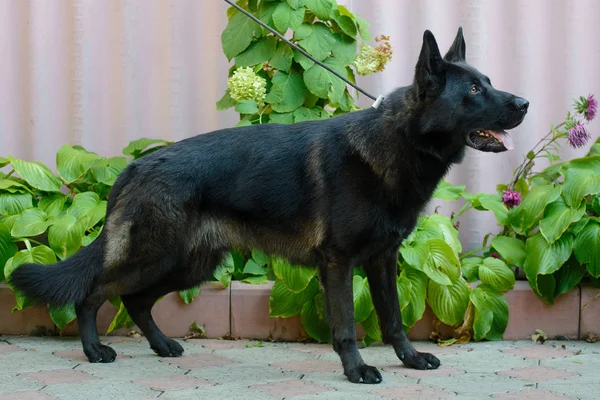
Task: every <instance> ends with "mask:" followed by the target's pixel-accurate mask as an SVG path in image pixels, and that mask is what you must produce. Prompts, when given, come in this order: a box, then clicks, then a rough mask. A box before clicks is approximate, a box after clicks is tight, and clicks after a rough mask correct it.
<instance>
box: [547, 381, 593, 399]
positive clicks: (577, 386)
mask: <svg viewBox="0 0 600 400" xmlns="http://www.w3.org/2000/svg"><path fill="white" fill-rule="evenodd" d="M538 389H543V390H548V391H551V392H554V393H561V394H563V395H565V396H568V397H572V398H576V399H579V400H598V398H599V397H600V396H598V393H600V384H598V383H589V382H587V381H585V380H583V379H569V380H567V381H560V382H542V383H539V384H538Z"/></svg>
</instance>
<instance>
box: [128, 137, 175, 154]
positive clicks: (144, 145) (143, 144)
mask: <svg viewBox="0 0 600 400" xmlns="http://www.w3.org/2000/svg"><path fill="white" fill-rule="evenodd" d="M170 143H171V142H167V141H165V140H162V139H148V138H141V139H137V140H134V141H132V142H130V143H129V144H128V145H127V146H126V147H125V148H124V149H123V154H124V155H126V156H133V157H134V158H138V157H139V156H141V155H142V153H146V152H148V151H150V150H152V149H154V148H161V147H164V146H167V145H168V144H170ZM155 144H158V145H159V146H153V145H155Z"/></svg>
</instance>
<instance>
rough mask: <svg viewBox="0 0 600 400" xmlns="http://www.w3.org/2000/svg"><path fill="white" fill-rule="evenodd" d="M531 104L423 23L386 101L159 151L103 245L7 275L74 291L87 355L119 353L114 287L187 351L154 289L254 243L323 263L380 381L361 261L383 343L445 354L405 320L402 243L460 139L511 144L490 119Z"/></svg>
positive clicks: (113, 204)
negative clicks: (360, 297)
mask: <svg viewBox="0 0 600 400" xmlns="http://www.w3.org/2000/svg"><path fill="white" fill-rule="evenodd" d="M526 111H527V101H526V100H524V99H521V98H518V97H516V96H513V95H511V94H509V93H506V92H501V91H499V90H496V89H494V88H493V87H492V86H491V84H490V82H489V79H488V78H487V77H486V76H485V75H483V74H481V73H480V72H478V71H477V70H476V69H474V68H472V67H470V66H469V65H467V64H466V62H465V42H464V38H463V36H462V30H459V32H458V34H457V36H456V39H455V41H454V43H453V45H452V46H451V48H450V50H449V51H448V53H447V54H446V55H445V56H444V57H442V56H441V54H440V52H439V49H438V46H437V43H436V41H435V38H434V37H433V35H432V34H431V32H429V31H426V32H425V34H424V37H423V47H422V49H421V54H420V56H419V60H418V62H417V67H416V70H415V80H414V82H413V84H412V85H410V86H407V87H403V88H400V89H397V90H396V91H394V92H393V93H391V94H390V95H389V96H388V97H387V98H386V99H385V100H384V101H383V103H382V104H381V105H380V107H379V108H378V109H375V108H368V109H365V110H362V111H357V112H354V113H349V114H345V115H341V116H338V117H336V118H331V119H328V120H323V121H308V122H302V123H297V124H293V125H276V124H267V125H254V126H248V127H244V128H235V129H224V130H221V131H217V132H211V133H207V134H203V135H199V136H196V137H192V138H189V139H186V140H182V141H180V142H178V143H175V144H173V145H171V146H169V147H167V148H164V149H162V150H159V151H157V152H155V153H152V154H150V155H148V156H146V157H144V158H142V159H140V160H138V161H136V162H134V163H132V164H131V165H130V166H128V167H127V168H126V169H125V170H124V171H123V173H122V174H121V175H120V177H119V178H118V180H117V182H116V184H115V186H114V187H113V190H112V193H111V196H110V200H109V204H108V215H107V222H106V225H105V228H104V230H103V232H102V234H101V236H100V238H99V239H98V241H97V244H95V245H94V247H91V246H90V247H89V248H88V249H85V250H82V252H81V253H79V254H77V255H75V256H73V257H72V258H70V259H69V260H67V261H63V262H62V263H59V265H58V267H56V268H54V267H39V266H32V265H27V266H23V267H20V268H18V269H17V270H16V271H15V272H14V273H13V275H12V276H11V284H12V285H14V286H15V287H16V288H18V289H19V290H21V291H23V292H24V293H26V294H27V295H29V296H33V297H35V298H37V299H39V300H41V301H43V302H49V303H56V304H64V303H65V302H66V301H73V302H74V303H75V304H76V306H77V316H78V322H79V327H80V332H81V337H82V342H83V347H84V351H85V353H86V354H87V356H88V357H89V359H90V361H92V362H97V361H102V362H110V361H113V360H114V358H115V353H114V351H113V350H112V349H110V348H109V347H107V346H104V345H101V344H100V342H99V339H98V332H97V331H96V326H95V319H96V313H97V311H98V308H99V307H100V305H101V304H102V303H103V302H104V301H105V300H106V299H107V298H108V297H109V296H114V295H120V296H122V298H123V301H124V303H125V305H126V307H127V309H128V311H129V314H130V315H131V317H132V318H133V320H134V321H135V322H136V324H137V325H138V326H139V327H140V328H141V329H142V331H143V332H144V334H145V335H146V337H147V339H148V340H149V342H150V345H151V347H152V348H153V349H154V350H155V351H156V352H157V353H158V354H160V355H162V356H179V355H181V354H182V352H183V348H182V347H181V346H180V345H179V344H178V343H177V342H175V341H173V340H171V339H168V338H166V337H165V336H164V334H163V333H162V332H161V331H160V330H159V329H158V327H157V326H156V324H155V323H154V321H153V319H152V316H151V312H150V310H151V308H152V306H153V304H154V302H155V301H156V299H158V298H159V297H160V296H163V295H164V294H166V293H168V292H171V291H175V290H181V289H186V288H189V287H191V286H194V285H196V284H198V283H200V282H202V281H203V280H206V279H207V278H208V277H209V276H210V275H211V274H212V271H213V269H214V268H215V266H216V265H218V264H219V262H220V260H221V259H222V257H223V255H224V254H225V252H226V251H227V250H228V249H230V248H242V249H251V248H258V249H261V250H263V251H265V252H266V253H268V254H272V255H281V256H284V257H286V258H288V259H289V260H290V261H292V262H293V263H297V264H306V265H317V266H318V267H319V271H320V277H321V280H322V282H323V284H324V287H325V294H326V305H327V313H328V316H329V320H330V324H331V330H332V337H333V347H334V349H335V351H337V352H338V353H339V355H340V358H341V361H342V364H343V367H344V373H345V374H346V376H347V377H348V379H349V380H351V381H352V382H364V383H378V382H380V381H381V375H380V373H379V372H378V371H377V369H376V368H374V367H371V366H368V365H366V364H365V363H364V361H363V360H362V358H361V356H360V353H359V351H358V348H357V344H356V332H355V324H354V313H353V305H352V270H353V266H356V265H362V266H363V268H364V269H365V272H366V274H367V277H368V280H369V284H370V289H371V293H372V297H373V302H374V304H375V308H376V311H377V314H378V316H379V321H380V324H381V328H382V333H383V339H384V342H385V343H389V344H392V345H393V347H394V350H395V352H396V354H397V355H398V357H399V359H400V360H402V362H403V363H404V364H405V365H406V366H408V367H412V368H417V369H428V368H437V367H438V366H439V360H438V359H437V358H436V357H434V356H433V355H431V354H427V353H419V352H418V351H416V350H415V348H414V347H413V346H412V345H411V343H410V342H409V340H408V338H407V336H406V335H405V333H404V331H403V329H402V318H401V313H400V309H399V306H398V297H397V291H396V274H397V266H396V262H397V255H398V248H399V246H400V244H401V242H402V240H403V239H404V238H405V237H406V236H407V235H408V234H409V233H410V232H411V231H412V230H413V228H414V226H415V224H416V222H417V218H418V216H419V213H420V212H421V211H422V210H423V208H424V206H425V205H426V203H427V202H428V201H429V199H430V197H431V195H432V193H433V191H434V189H435V187H436V186H437V184H438V183H439V181H440V179H442V177H443V176H444V175H445V174H446V173H447V172H448V169H449V168H450V167H451V166H452V165H453V164H455V163H457V162H460V161H461V160H462V158H463V156H464V153H465V150H466V147H467V146H471V147H474V148H477V149H478V150H482V151H490V152H500V151H504V150H505V146H504V145H503V144H502V142H500V141H498V140H495V139H493V138H492V137H491V136H489V135H484V134H482V133H481V131H485V130H488V131H489V130H494V131H496V130H502V129H510V128H513V127H515V126H517V125H518V124H519V123H520V122H521V121H522V120H523V118H524V116H525V113H526ZM99 248H101V249H102V251H98V249H99ZM84 260H85V263H84ZM99 265H101V266H102V267H101V268H99V267H98V266H99ZM50 271H52V272H50ZM42 274H43V276H44V277H46V278H47V279H42ZM53 275H54V276H53Z"/></svg>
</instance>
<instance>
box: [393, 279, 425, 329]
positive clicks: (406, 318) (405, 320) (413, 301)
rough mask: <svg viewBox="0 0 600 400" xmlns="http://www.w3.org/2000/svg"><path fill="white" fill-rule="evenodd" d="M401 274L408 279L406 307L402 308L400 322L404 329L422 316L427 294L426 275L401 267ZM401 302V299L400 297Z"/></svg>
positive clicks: (411, 325)
mask: <svg viewBox="0 0 600 400" xmlns="http://www.w3.org/2000/svg"><path fill="white" fill-rule="evenodd" d="M402 275H404V276H406V279H408V280H409V281H410V297H409V301H408V304H407V305H406V307H404V308H403V309H402V324H403V325H404V327H405V329H408V328H412V327H413V326H414V324H415V323H416V322H417V321H418V320H420V319H421V318H422V317H423V313H424V312H425V308H426V304H425V297H426V295H427V275H425V274H424V273H422V272H421V271H418V270H416V269H414V268H408V267H407V268H403V269H402V273H401V274H400V276H401V277H402ZM400 303H402V299H400Z"/></svg>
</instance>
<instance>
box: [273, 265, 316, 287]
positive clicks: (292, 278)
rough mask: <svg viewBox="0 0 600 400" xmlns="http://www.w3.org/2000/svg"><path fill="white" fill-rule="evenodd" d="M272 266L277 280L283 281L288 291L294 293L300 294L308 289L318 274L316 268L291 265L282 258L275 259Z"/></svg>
mask: <svg viewBox="0 0 600 400" xmlns="http://www.w3.org/2000/svg"><path fill="white" fill-rule="evenodd" d="M272 265H273V272H275V275H276V276H277V278H279V279H281V280H282V281H283V283H284V285H285V286H286V287H287V288H288V290H290V291H292V292H294V293H300V292H301V291H303V290H304V289H306V287H307V286H308V284H309V282H310V281H311V279H313V278H314V276H315V275H316V274H317V269H316V268H315V267H305V266H301V265H291V264H290V263H288V262H287V261H286V260H284V259H282V258H274V259H273V262H272Z"/></svg>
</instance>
